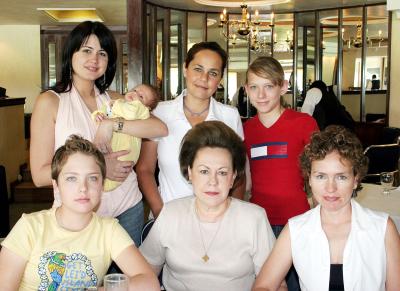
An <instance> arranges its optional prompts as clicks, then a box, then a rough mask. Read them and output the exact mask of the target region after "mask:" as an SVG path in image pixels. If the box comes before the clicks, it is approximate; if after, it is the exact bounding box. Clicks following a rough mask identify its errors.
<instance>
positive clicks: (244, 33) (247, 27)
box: [219, 3, 275, 51]
mask: <svg viewBox="0 0 400 291" xmlns="http://www.w3.org/2000/svg"><path fill="white" fill-rule="evenodd" d="M240 8H241V15H240V18H239V19H234V18H232V19H231V18H230V17H229V14H228V12H227V10H226V8H224V10H223V11H222V13H221V14H220V16H219V18H220V21H219V27H221V35H222V36H224V37H225V38H226V39H228V40H230V41H231V44H232V45H235V44H236V41H237V40H238V39H244V40H247V41H249V43H250V49H251V50H255V51H258V50H260V49H262V48H265V47H266V46H271V41H272V40H271V38H272V36H273V28H274V25H275V19H274V12H271V14H270V19H269V20H261V19H260V14H259V12H258V10H255V12H254V15H253V16H251V15H250V13H249V11H248V7H247V5H246V4H245V3H242V4H241V5H240ZM262 34H264V36H262ZM268 34H269V35H270V36H271V37H269V40H268V37H267V36H266V35H268Z"/></svg>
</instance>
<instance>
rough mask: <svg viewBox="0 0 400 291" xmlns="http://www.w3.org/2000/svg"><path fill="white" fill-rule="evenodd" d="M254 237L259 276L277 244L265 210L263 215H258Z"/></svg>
mask: <svg viewBox="0 0 400 291" xmlns="http://www.w3.org/2000/svg"><path fill="white" fill-rule="evenodd" d="M254 235H255V236H254V249H253V254H254V255H253V262H254V270H255V273H256V276H257V275H258V273H259V272H260V270H261V268H262V266H263V264H264V262H265V261H266V260H267V258H268V256H269V254H270V253H271V251H272V248H273V246H274V244H275V235H274V232H273V231H272V228H271V225H270V223H269V221H268V218H267V215H266V213H265V210H262V215H257V223H256V229H255V234H254Z"/></svg>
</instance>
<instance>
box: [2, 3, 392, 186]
mask: <svg viewBox="0 0 400 291" xmlns="http://www.w3.org/2000/svg"><path fill="white" fill-rule="evenodd" d="M208 2H213V0H209V1H208ZM215 2H223V1H215ZM242 2H243V1H242V0H240V1H232V0H230V1H226V3H235V5H234V7H228V6H229V5H228V4H226V6H225V7H226V9H227V11H228V14H227V17H228V18H229V19H230V20H234V19H240V18H241V9H240V5H241V4H242ZM245 2H247V3H246V4H248V6H249V10H248V12H249V14H250V19H253V21H254V19H256V18H255V9H256V8H255V7H253V6H252V5H251V3H252V2H256V1H245ZM0 6H1V11H0V87H4V88H6V89H7V95H8V96H10V98H15V97H24V98H25V104H22V106H19V108H12V107H14V106H6V107H0V132H1V136H2V138H1V140H0V164H3V165H5V167H6V170H7V171H6V172H7V185H9V184H10V183H12V182H14V181H16V180H17V179H18V175H19V174H20V173H21V170H20V166H21V165H23V164H26V163H27V161H28V150H29V149H28V142H27V140H28V138H29V130H24V128H25V129H27V127H28V126H29V125H28V123H26V122H25V124H24V116H25V120H26V116H29V114H30V113H31V112H32V109H33V105H34V102H35V98H36V96H37V95H38V94H39V93H40V92H41V91H42V90H43V89H44V88H46V87H48V86H49V85H52V84H54V82H55V81H56V80H57V78H58V76H59V71H60V56H61V49H62V45H63V41H64V40H65V38H66V36H67V34H68V32H69V31H70V30H71V29H72V28H73V27H74V26H75V25H76V22H75V23H67V22H57V21H56V20H55V18H54V17H55V16H54V15H53V16H52V17H50V16H49V15H48V14H46V13H45V11H43V10H42V8H51V9H54V8H63V9H66V8H88V7H92V8H96V12H98V14H99V16H100V17H101V18H102V19H103V21H104V23H105V24H106V25H107V26H109V27H110V28H111V29H112V30H113V32H114V33H115V36H116V38H117V41H118V51H119V62H118V67H117V73H116V78H115V80H114V82H113V84H112V86H111V89H113V90H117V91H119V92H121V93H123V92H125V91H126V90H128V89H129V88H132V87H133V86H134V85H135V84H137V83H140V82H148V83H152V84H157V85H159V86H160V88H161V90H162V93H163V96H164V97H165V98H166V99H171V98H174V97H175V96H177V94H179V92H180V91H181V90H182V88H184V87H185V84H184V78H183V74H182V65H183V60H184V57H185V54H186V51H187V50H188V48H190V46H191V45H193V44H194V43H196V42H199V41H203V40H208V41H217V42H218V43H219V44H220V45H221V46H222V47H223V48H225V49H226V50H227V52H228V54H229V62H228V66H227V70H226V73H225V74H224V79H223V81H222V83H221V89H219V90H218V91H217V96H216V97H217V98H219V99H220V100H222V101H223V102H226V103H229V102H230V101H231V100H232V98H233V95H234V94H235V92H236V90H237V89H238V88H239V87H240V86H241V85H242V84H243V83H244V78H245V71H246V69H247V66H248V64H249V63H250V62H251V61H252V60H254V59H255V58H256V57H257V56H259V55H272V56H274V57H275V58H277V59H278V60H279V61H280V62H281V64H282V66H283V67H284V70H285V76H286V78H287V79H288V80H289V81H290V84H291V86H290V91H289V92H288V93H287V94H286V95H285V96H284V97H285V100H286V101H287V103H288V104H289V105H290V106H291V107H293V108H296V107H297V106H298V105H299V104H300V103H301V100H302V98H303V96H304V93H305V90H306V89H307V87H308V86H309V84H310V82H312V81H314V80H317V79H322V80H323V81H324V82H326V83H327V84H328V85H333V87H334V88H335V91H336V94H337V96H338V98H339V99H340V100H341V102H342V103H343V104H344V105H345V106H346V108H347V110H348V111H349V112H350V113H351V115H352V116H353V118H354V119H355V120H356V121H358V122H359V125H360V127H361V128H366V129H365V130H366V131H370V130H371V128H373V127H374V125H373V124H372V125H371V123H370V122H369V121H372V120H373V119H374V118H379V119H381V121H383V125H385V126H393V127H400V106H399V104H400V94H399V93H398V92H400V82H397V80H398V79H399V78H400V66H399V65H398V64H399V62H400V50H399V49H398V48H399V47H400V1H397V0H392V1H388V2H386V1H372V0H371V1H369V0H349V1H336V0H324V1H318V0H308V1H304V0H291V1H288V2H286V3H283V4H279V5H270V6H268V5H267V6H265V5H264V6H260V7H257V9H258V10H259V16H258V17H259V19H260V20H262V21H263V22H264V24H265V26H264V27H263V28H261V27H260V28H259V32H258V42H257V43H254V42H252V41H249V40H247V39H240V38H239V37H238V38H237V39H233V38H232V34H230V35H228V34H229V31H232V29H233V27H230V28H227V26H226V25H225V26H223V27H222V30H221V27H220V19H221V16H220V13H221V12H222V9H223V8H224V6H209V5H202V4H199V3H196V2H195V1H194V0H186V1H180V0H151V1H141V0H113V1H109V0H97V1H94V0H84V1H78V0H71V1H63V2H60V1H50V0H39V1H31V0H20V1H5V0H0ZM38 8H39V9H38ZM388 9H390V10H393V12H392V11H388ZM67 12H68V10H67ZM271 12H273V13H274V14H273V16H272V14H271ZM56 16H57V15H56ZM67 17H68V16H67ZM75 21H76V20H75ZM78 22H79V21H78ZM233 43H235V44H233ZM372 75H376V76H377V77H378V79H379V80H380V86H379V89H377V90H371V87H372ZM370 118H371V119H370ZM367 121H368V123H367ZM365 125H368V126H367V127H365ZM21 141H22V142H21ZM7 188H8V193H10V188H9V187H7Z"/></svg>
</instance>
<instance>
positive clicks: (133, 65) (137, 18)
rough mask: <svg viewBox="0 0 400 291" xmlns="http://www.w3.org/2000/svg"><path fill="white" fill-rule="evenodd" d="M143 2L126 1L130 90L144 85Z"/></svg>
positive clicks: (140, 0)
mask: <svg viewBox="0 0 400 291" xmlns="http://www.w3.org/2000/svg"><path fill="white" fill-rule="evenodd" d="M145 5H146V3H145V2H144V1H142V0H126V16H127V30H128V42H127V44H128V90H130V89H132V88H133V87H134V86H136V85H138V84H141V83H143V39H144V36H143V23H144V20H143V19H144V17H145V14H144V7H145Z"/></svg>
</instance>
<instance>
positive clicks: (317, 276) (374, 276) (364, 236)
mask: <svg viewBox="0 0 400 291" xmlns="http://www.w3.org/2000/svg"><path fill="white" fill-rule="evenodd" d="M351 207H352V214H351V230H350V234H349V237H348V239H347V242H346V246H345V248H344V253H343V281H344V289H345V290H346V291H350V290H351V291H355V290H359V291H369V290H371V291H378V290H385V281H386V250H385V233H386V225H387V220H388V214H386V213H383V212H377V211H372V210H370V209H367V208H364V207H362V206H361V205H360V204H358V203H357V202H356V201H354V200H353V199H352V200H351ZM320 209H321V206H320V205H318V206H317V207H315V208H314V209H311V210H309V211H307V212H306V213H304V214H302V215H299V216H296V217H294V218H292V219H290V220H289V230H290V238H291V248H292V257H293V264H294V267H295V268H296V271H297V273H298V274H299V279H300V287H301V290H309V291H324V290H329V276H330V253H329V243H328V239H327V237H326V235H325V232H324V231H323V229H322V227H321V215H320Z"/></svg>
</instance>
